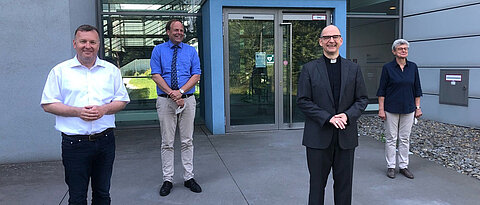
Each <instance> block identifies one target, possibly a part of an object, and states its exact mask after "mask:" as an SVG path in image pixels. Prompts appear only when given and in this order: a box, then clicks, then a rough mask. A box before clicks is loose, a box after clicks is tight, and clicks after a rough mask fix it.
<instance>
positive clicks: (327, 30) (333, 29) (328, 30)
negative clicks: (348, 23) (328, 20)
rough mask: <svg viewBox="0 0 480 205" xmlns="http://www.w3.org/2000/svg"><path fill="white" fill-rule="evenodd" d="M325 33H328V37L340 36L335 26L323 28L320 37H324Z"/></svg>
mask: <svg viewBox="0 0 480 205" xmlns="http://www.w3.org/2000/svg"><path fill="white" fill-rule="evenodd" d="M325 33H328V36H330V34H334V35H340V29H338V27H337V26H335V25H328V26H326V27H325V28H323V30H322V34H321V35H322V36H324V35H326V34H325Z"/></svg>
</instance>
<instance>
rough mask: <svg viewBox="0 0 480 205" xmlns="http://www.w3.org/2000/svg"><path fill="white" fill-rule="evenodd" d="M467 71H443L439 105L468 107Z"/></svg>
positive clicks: (441, 72) (441, 73) (441, 71)
mask: <svg viewBox="0 0 480 205" xmlns="http://www.w3.org/2000/svg"><path fill="white" fill-rule="evenodd" d="M468 71H469V70H467V69H455V70H450V69H441V70H440V93H439V103H440V104H448V105H460V106H467V107H468V79H469V76H468Z"/></svg>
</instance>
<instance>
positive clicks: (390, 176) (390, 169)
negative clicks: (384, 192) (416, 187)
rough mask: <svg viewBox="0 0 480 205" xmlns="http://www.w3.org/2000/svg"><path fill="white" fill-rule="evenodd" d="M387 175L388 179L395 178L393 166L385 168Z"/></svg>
mask: <svg viewBox="0 0 480 205" xmlns="http://www.w3.org/2000/svg"><path fill="white" fill-rule="evenodd" d="M387 177H388V178H390V179H393V178H395V169H394V168H388V169H387Z"/></svg>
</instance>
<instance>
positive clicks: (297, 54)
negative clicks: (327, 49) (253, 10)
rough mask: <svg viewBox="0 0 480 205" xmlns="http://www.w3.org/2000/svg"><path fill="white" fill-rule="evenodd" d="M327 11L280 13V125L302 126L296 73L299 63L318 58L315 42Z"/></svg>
mask: <svg viewBox="0 0 480 205" xmlns="http://www.w3.org/2000/svg"><path fill="white" fill-rule="evenodd" d="M328 13H329V12H328V11H325V12H318V13H310V12H309V13H287V12H283V13H282V23H281V25H282V34H283V38H282V47H281V48H282V57H283V58H282V69H281V73H282V80H283V82H284V83H282V85H283V86H282V103H283V104H281V105H280V106H281V108H282V112H281V113H282V116H281V119H280V121H281V122H282V123H281V124H280V128H295V127H303V122H304V121H305V118H304V115H303V113H302V112H301V111H300V110H299V109H298V107H297V103H296V100H297V85H298V77H299V76H300V72H301V71H302V66H303V64H305V63H307V62H309V61H312V60H314V59H317V58H320V57H321V56H322V53H323V50H322V48H321V47H320V45H319V43H318V38H319V36H320V33H321V31H322V29H323V28H324V27H325V26H326V25H327V20H329V19H327V18H328V16H330V15H327V14H328Z"/></svg>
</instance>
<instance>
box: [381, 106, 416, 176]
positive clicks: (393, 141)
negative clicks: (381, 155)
mask: <svg viewBox="0 0 480 205" xmlns="http://www.w3.org/2000/svg"><path fill="white" fill-rule="evenodd" d="M414 113H415V112H412V113H408V114H396V113H389V112H385V115H386V117H387V119H386V120H385V131H386V133H385V159H386V160H387V168H395V165H396V158H395V157H396V156H397V151H396V150H397V137H398V167H399V168H400V169H405V168H408V152H409V149H410V133H411V131H412V125H413V117H414Z"/></svg>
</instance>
